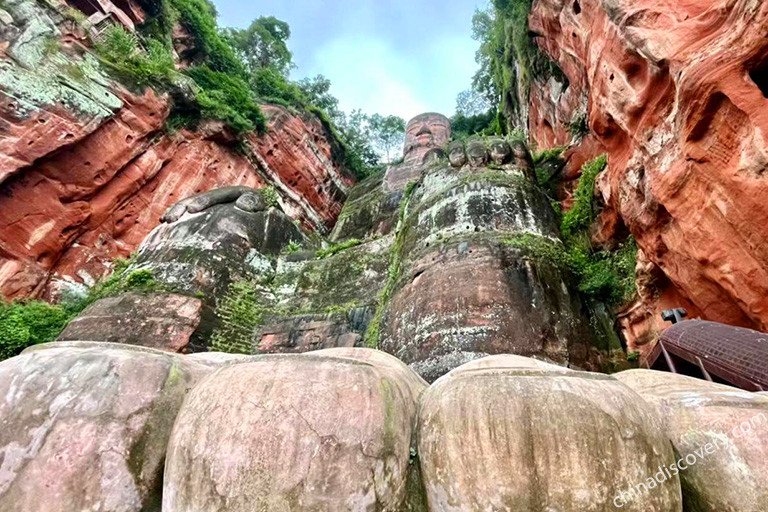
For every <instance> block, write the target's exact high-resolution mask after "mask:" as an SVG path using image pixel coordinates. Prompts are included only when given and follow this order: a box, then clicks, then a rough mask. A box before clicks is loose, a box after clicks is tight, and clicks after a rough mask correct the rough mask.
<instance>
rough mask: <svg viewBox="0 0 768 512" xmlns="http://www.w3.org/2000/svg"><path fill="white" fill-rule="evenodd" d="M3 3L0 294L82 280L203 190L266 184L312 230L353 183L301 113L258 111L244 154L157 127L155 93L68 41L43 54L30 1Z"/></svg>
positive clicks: (199, 135) (162, 100) (216, 139)
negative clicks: (135, 89) (135, 88)
mask: <svg viewBox="0 0 768 512" xmlns="http://www.w3.org/2000/svg"><path fill="white" fill-rule="evenodd" d="M6 8H7V9H8V12H9V13H10V15H11V16H12V17H14V19H17V21H18V23H17V24H18V26H19V27H20V29H19V30H15V31H11V32H8V33H4V36H7V37H8V38H9V47H8V48H7V50H6V52H5V54H4V57H3V58H2V59H1V60H0V135H1V136H0V294H2V295H3V296H5V297H6V298H8V299H11V298H21V297H30V296H45V297H50V296H55V295H57V290H58V285H57V283H58V282H59V281H61V280H64V281H71V282H77V283H85V284H92V283H93V281H94V280H97V279H98V278H99V277H101V276H103V275H104V274H105V272H106V271H107V270H108V269H109V263H110V262H111V260H113V259H114V258H116V257H125V256H127V255H128V254H130V253H131V252H132V251H133V250H134V249H135V248H136V247H137V246H138V244H139V243H140V242H141V240H142V239H143V238H144V237H145V236H146V235H147V233H149V231H150V230H151V229H152V228H153V227H154V226H155V225H156V224H157V220H158V219H159V217H160V216H161V215H162V213H163V212H164V211H165V210H166V209H167V208H168V207H169V206H170V205H171V204H173V203H175V202H176V201H178V200H179V199H181V198H184V197H188V196H190V195H193V194H196V193H199V192H203V191H206V190H209V189H212V188H218V187H222V186H227V185H245V186H249V187H256V188H260V187H263V186H265V185H268V184H271V185H274V186H275V188H276V189H277V191H278V193H279V195H280V197H281V201H282V203H283V208H284V210H285V211H286V212H287V213H288V214H289V215H291V216H292V217H293V218H296V219H298V220H300V221H301V222H302V223H303V224H304V225H306V226H307V227H311V228H314V229H318V230H320V231H327V230H329V229H330V227H331V226H332V225H333V222H334V220H335V218H336V216H337V215H338V213H339V212H340V211H341V206H342V204H343V201H344V198H345V196H346V191H347V189H348V188H349V187H350V186H351V184H352V183H353V179H352V178H351V177H350V176H349V175H348V173H347V172H346V171H345V170H344V168H343V166H342V164H341V163H340V162H341V160H340V159H339V158H338V151H339V149H338V147H337V146H336V143H335V142H334V141H333V138H332V136H331V134H330V132H329V131H328V129H327V128H326V127H325V126H324V125H323V123H322V122H321V121H320V120H319V119H317V118H316V117H315V116H312V115H309V114H292V113H289V112H288V111H287V110H286V109H284V108H282V107H278V106H271V105H265V106H264V113H265V114H266V115H267V118H268V132H267V134H265V135H263V136H257V135H252V136H249V138H248V141H247V144H246V145H247V147H248V151H247V153H250V155H249V156H245V155H243V154H242V152H241V151H238V149H237V146H236V141H235V139H234V138H233V137H232V136H231V134H229V133H228V131H227V130H226V129H224V128H223V127H222V126H221V125H220V124H219V123H210V124H209V125H207V126H205V127H202V128H201V129H200V130H198V131H197V132H194V133H193V132H189V131H186V130H183V131H181V132H179V133H176V134H168V133H166V131H165V130H164V125H165V122H166V120H167V117H168V114H169V105H168V99H167V98H166V97H163V96H158V95H157V94H155V93H154V92H152V91H151V90H148V91H146V92H144V93H143V94H135V93H129V92H128V91H126V90H124V89H122V88H121V87H120V86H119V85H118V84H115V83H112V82H110V81H109V80H108V79H107V78H106V76H105V75H104V73H103V72H102V71H101V70H100V69H99V65H98V63H97V62H96V60H95V59H94V58H92V57H89V56H86V57H82V56H81V54H82V48H81V47H80V46H78V45H77V44H74V43H71V41H67V42H64V43H62V45H63V46H62V47H63V48H64V49H66V54H65V53H63V52H59V51H53V52H50V51H46V50H45V48H46V46H45V45H46V44H48V46H49V47H50V41H51V40H54V39H58V38H61V37H63V36H62V34H61V31H60V29H59V28H58V27H57V26H56V24H55V23H54V21H53V19H52V16H53V15H52V14H51V12H52V11H50V9H49V8H46V7H44V4H41V3H39V2H33V1H30V0H14V1H13V2H9V3H8V6H7V7H6ZM25 21H26V23H24V22H25ZM13 26H14V27H15V26H16V25H13ZM72 70H76V72H75V71H72Z"/></svg>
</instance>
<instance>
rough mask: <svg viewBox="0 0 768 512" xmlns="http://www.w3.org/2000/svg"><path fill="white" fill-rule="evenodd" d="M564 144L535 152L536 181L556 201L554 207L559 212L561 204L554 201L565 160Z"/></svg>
mask: <svg viewBox="0 0 768 512" xmlns="http://www.w3.org/2000/svg"><path fill="white" fill-rule="evenodd" d="M564 151H565V147H564V146H560V147H555V148H551V149H545V150H542V151H539V152H536V153H534V154H533V165H534V170H535V172H536V182H537V183H538V184H539V187H541V189H542V190H544V192H546V194H547V195H548V196H549V197H550V199H551V201H552V202H553V203H554V204H553V206H552V208H553V209H554V210H555V211H556V212H557V213H559V212H560V204H559V203H557V202H556V201H554V197H555V196H556V195H557V185H558V183H559V171H560V169H562V166H563V165H564V164H565V162H564V161H563V159H562V155H563V152H564Z"/></svg>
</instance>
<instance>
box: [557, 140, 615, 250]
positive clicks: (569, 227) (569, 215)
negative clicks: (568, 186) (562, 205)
mask: <svg viewBox="0 0 768 512" xmlns="http://www.w3.org/2000/svg"><path fill="white" fill-rule="evenodd" d="M607 164H608V159H607V157H606V156H605V155H600V156H598V157H597V158H595V159H594V160H592V161H590V162H587V163H586V164H584V166H583V167H582V168H581V177H580V178H579V184H578V185H577V186H576V191H575V193H574V195H573V206H572V207H571V209H570V210H568V211H567V212H566V213H565V215H563V222H562V225H561V227H560V230H561V231H562V233H563V235H564V236H565V237H566V238H567V237H570V236H573V235H575V234H576V233H577V232H578V231H583V230H586V229H587V228H589V226H590V224H592V222H593V221H594V220H595V208H594V204H593V203H594V193H595V180H596V179H597V175H598V174H600V173H601V172H602V171H603V169H605V166H606V165H607Z"/></svg>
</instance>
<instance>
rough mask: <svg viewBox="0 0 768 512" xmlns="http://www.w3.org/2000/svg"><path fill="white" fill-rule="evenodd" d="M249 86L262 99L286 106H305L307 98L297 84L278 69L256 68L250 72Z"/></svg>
mask: <svg viewBox="0 0 768 512" xmlns="http://www.w3.org/2000/svg"><path fill="white" fill-rule="evenodd" d="M251 87H252V88H253V91H254V93H255V94H256V95H257V96H258V97H259V98H261V99H262V100H264V101H268V102H270V103H277V104H281V105H284V106H286V107H296V108H302V109H303V108H306V107H307V106H308V103H309V102H308V101H307V98H305V97H304V94H303V93H302V92H301V89H300V88H299V86H298V85H296V84H294V83H292V82H289V81H288V80H287V79H286V78H285V77H284V76H283V75H281V74H280V72H279V71H277V70H276V69H272V68H258V69H256V70H254V71H253V72H252V73H251Z"/></svg>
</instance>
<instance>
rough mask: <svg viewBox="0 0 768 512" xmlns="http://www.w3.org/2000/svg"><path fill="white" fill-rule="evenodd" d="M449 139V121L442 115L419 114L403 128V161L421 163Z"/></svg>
mask: <svg viewBox="0 0 768 512" xmlns="http://www.w3.org/2000/svg"><path fill="white" fill-rule="evenodd" d="M450 138H451V121H450V120H449V119H448V118H447V117H445V116H444V115H442V114H434V113H427V114H420V115H418V116H416V117H414V118H413V119H411V120H410V121H408V125H407V126H406V127H405V150H404V151H403V156H404V157H405V160H417V161H419V162H421V161H422V160H423V158H424V155H425V154H426V153H427V152H428V151H429V150H431V149H437V148H442V147H443V146H445V144H446V143H447V142H448V140H450Z"/></svg>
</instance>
